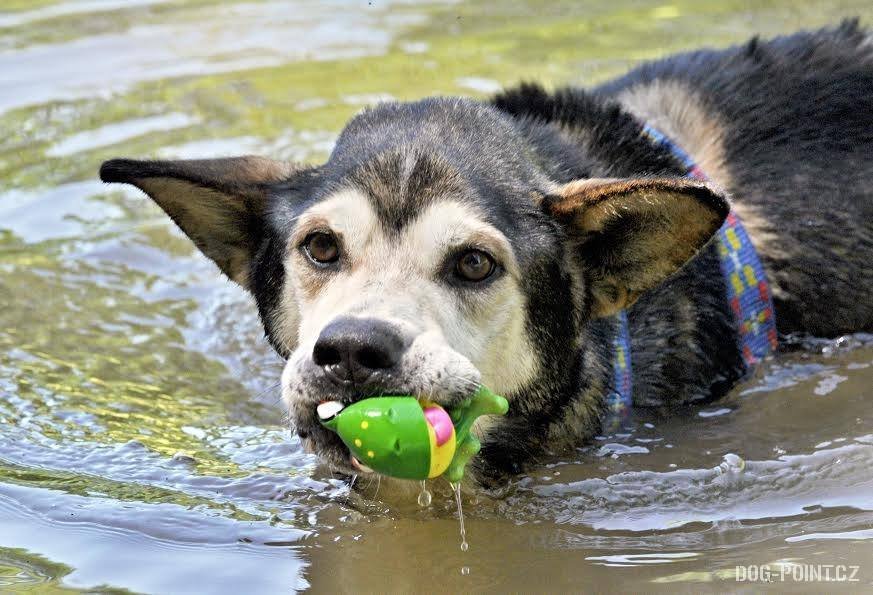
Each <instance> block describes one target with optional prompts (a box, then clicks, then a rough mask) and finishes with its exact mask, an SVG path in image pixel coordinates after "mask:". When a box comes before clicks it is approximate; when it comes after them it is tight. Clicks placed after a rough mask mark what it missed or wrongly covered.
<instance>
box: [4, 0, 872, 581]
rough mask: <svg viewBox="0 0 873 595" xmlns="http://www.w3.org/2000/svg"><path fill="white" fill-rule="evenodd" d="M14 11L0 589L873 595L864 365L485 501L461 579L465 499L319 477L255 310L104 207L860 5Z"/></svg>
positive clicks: (85, 3) (523, 3)
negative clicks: (200, 168)
mask: <svg viewBox="0 0 873 595" xmlns="http://www.w3.org/2000/svg"><path fill="white" fill-rule="evenodd" d="M0 11H2V12H0V73H2V77H0V305H2V307H0V396H2V398H0V591H6V590H11V591H22V590H27V589H33V588H39V589H45V588H50V587H62V588H66V589H71V590H91V589H128V590H130V591H134V592H172V593H183V592H186V591H187V592H199V593H203V592H251V593H258V592H277V591H288V590H292V589H305V588H313V589H314V590H318V591H328V592H335V591H337V590H364V591H382V592H384V591H428V592H429V591H459V590H462V591H474V590H486V591H506V590H513V591H539V590H544V589H549V590H574V591H578V590H583V589H589V590H596V591H606V590H619V589H620V590H622V591H658V590H663V591H675V590H685V591H695V592H698V591H708V590H715V591H723V590H728V589H734V588H738V587H739V588H745V587H748V586H750V583H748V582H746V583H737V582H736V578H737V577H738V576H740V577H741V575H740V574H738V573H741V572H746V573H747V575H748V572H749V571H748V570H747V567H755V568H757V567H759V566H761V565H767V564H769V565H771V567H772V568H773V570H774V572H775V571H776V570H777V568H778V565H779V564H782V563H785V564H788V563H790V564H792V565H794V566H792V567H791V568H801V569H802V568H804V566H803V565H826V564H843V565H859V566H861V568H860V570H859V573H858V577H857V578H859V580H860V582H859V583H853V584H852V585H849V587H854V589H853V590H862V589H867V590H869V589H870V588H871V586H873V563H871V562H870V561H871V560H873V532H871V526H873V474H871V471H870V461H871V460H873V415H871V413H870V407H869V399H870V388H869V387H870V386H873V341H871V338H870V337H861V336H852V337H846V338H843V339H841V340H829V341H823V340H812V339H805V340H801V341H797V342H796V344H793V345H790V346H788V349H787V352H786V353H784V354H783V355H782V356H781V357H780V358H779V359H778V360H777V361H774V362H770V363H768V364H767V365H765V366H764V367H763V368H762V369H760V370H759V371H758V374H757V375H756V376H755V377H754V378H752V379H750V380H749V381H748V382H746V383H744V384H743V385H741V386H738V387H737V388H736V389H735V390H734V391H733V392H732V394H731V395H730V396H729V397H727V398H726V399H724V400H722V401H720V402H718V403H714V404H712V405H710V406H707V407H705V408H704V409H702V410H690V411H689V412H688V414H687V415H684V416H681V417H674V418H670V417H661V416H659V415H657V414H656V413H653V412H652V413H644V414H643V413H640V414H639V415H638V416H637V417H636V418H634V419H633V420H631V421H629V422H628V424H627V426H626V427H623V428H621V429H619V430H618V431H616V432H614V433H612V434H609V435H604V436H601V437H599V438H598V439H597V440H596V441H595V442H594V443H593V444H591V445H589V446H586V447H585V448H582V449H579V450H578V451H576V452H572V453H560V454H556V455H555V456H554V457H553V458H552V459H551V460H549V461H547V463H546V464H545V465H544V466H543V467H541V468H539V469H537V470H535V471H533V472H531V473H530V474H529V475H527V476H524V477H521V478H518V480H517V481H515V482H514V483H513V484H512V485H511V486H510V487H509V489H507V490H506V492H505V493H502V494H500V495H499V496H500V497H499V498H497V497H492V496H494V495H488V494H467V495H465V500H466V501H465V502H464V504H465V507H466V510H465V511H464V512H465V524H466V531H467V533H468V534H469V536H470V540H471V542H472V544H473V547H472V548H470V549H469V550H468V551H466V552H464V551H461V550H460V548H459V547H458V530H459V527H458V518H457V517H456V508H457V504H456V502H455V498H454V495H453V493H452V490H451V489H450V488H449V486H448V485H446V483H445V482H444V481H433V482H429V485H428V490H429V492H432V493H433V499H432V502H431V503H430V506H427V507H424V508H421V507H419V506H418V505H417V502H416V496H417V494H416V490H417V488H418V487H419V486H418V485H417V484H411V485H410V487H409V489H407V490H403V491H401V492H398V491H397V490H396V489H394V488H395V487H396V486H395V487H392V486H389V485H388V484H389V482H386V481H379V480H377V479H374V478H373V477H371V476H366V475H362V476H360V477H359V478H357V480H356V488H357V489H358V490H359V491H354V492H353V491H350V490H349V488H348V485H347V484H346V483H344V482H343V481H340V480H339V479H337V478H334V477H333V476H332V475H331V473H330V470H329V469H324V468H321V467H319V466H318V465H317V462H316V460H315V459H314V458H313V457H311V456H310V455H307V454H305V453H303V452H302V450H301V448H300V444H299V442H298V440H297V439H296V438H295V437H294V436H293V435H292V433H290V432H289V431H288V430H287V428H286V423H285V417H284V413H283V411H282V409H281V407H280V406H279V403H278V389H277V384H276V383H277V381H278V378H279V373H280V370H281V362H280V361H278V359H277V358H276V356H274V355H273V354H272V353H271V352H270V351H269V349H268V348H267V347H266V345H265V343H264V341H263V339H262V333H261V331H260V330H259V328H258V325H257V316H256V313H255V310H254V307H253V305H252V303H251V302H250V300H249V299H248V298H247V296H246V295H245V294H244V293H243V292H242V291H240V290H238V289H236V288H235V287H234V286H232V285H230V284H229V283H227V282H225V281H224V280H222V279H221V278H220V277H219V275H218V274H217V273H216V271H215V269H214V267H213V266H212V265H211V264H210V263H208V262H207V261H206V260H205V259H203V258H202V257H200V256H198V255H197V254H196V253H195V252H194V251H193V250H192V248H191V245H190V244H189V243H188V241H187V240H185V239H184V238H183V237H182V236H181V235H180V234H179V233H178V232H177V231H176V230H175V229H174V228H173V227H172V225H171V224H170V223H169V221H168V220H167V219H166V217H165V216H164V215H163V214H162V213H161V212H160V211H159V209H158V208H157V207H155V206H153V205H152V204H150V203H149V202H148V201H147V200H145V199H143V198H142V197H141V196H140V195H139V194H138V193H137V192H136V191H133V190H127V189H120V188H116V187H105V186H103V185H102V184H101V183H99V182H98V181H97V180H96V171H97V167H98V165H99V163H100V162H101V161H102V160H103V159H106V158H109V157H114V156H119V155H128V156H161V157H172V156H184V157H205V156H216V155H222V154H224V155H228V154H234V153H250V152H263V153H265V154H269V155H272V156H276V157H282V158H288V159H298V160H316V159H321V158H323V157H324V156H325V155H326V153H327V152H328V151H329V150H330V147H331V144H332V142H333V139H334V138H335V135H336V133H337V131H338V130H339V129H340V127H341V125H342V123H343V122H344V121H345V120H346V119H347V118H348V117H350V116H351V115H352V114H354V113H355V112H356V111H357V110H359V109H360V108H361V107H362V106H363V105H365V104H367V103H369V102H371V101H374V100H379V99H383V98H398V99H406V98H410V99H411V98H417V97H420V96H422V95H426V94H434V93H463V94H473V95H477V94H482V93H488V92H490V91H491V90H492V89H494V88H496V87H498V86H499V85H500V84H504V83H511V82H513V81H517V80H519V79H538V80H542V81H544V82H545V83H547V84H559V83H567V82H571V83H584V84H588V83H593V82H596V81H599V80H603V79H604V78H606V77H608V76H612V75H615V74H619V73H621V72H623V71H624V70H626V69H627V68H628V67H629V66H631V65H632V64H634V63H635V62H637V61H639V60H641V59H646V58H651V57H655V56H658V55H661V54H663V53H665V52H667V51H672V50H677V49H681V48H687V47H694V46H699V45H725V44H728V43H731V42H734V41H738V40H741V39H743V38H745V37H747V36H748V35H749V34H750V33H751V32H753V31H755V32H762V33H764V34H773V33H778V32H783V31H788V30H791V29H794V28H797V27H801V26H812V25H819V24H823V23H825V22H830V21H833V20H835V19H836V18H837V16H838V15H847V14H861V15H863V16H864V17H865V19H866V21H867V22H871V21H873V18H871V17H873V10H871V8H870V5H869V2H867V1H866V0H865V1H861V0H857V1H856V0H847V1H830V2H813V1H810V0H806V1H801V2H796V1H795V2H788V1H787V0H772V1H769V2H765V3H756V5H755V6H754V7H752V5H751V4H750V3H747V2H719V3H715V2H712V3H705V4H701V3H697V2H693V3H692V2H690V1H687V2H676V3H665V2H656V3H651V4H647V3H643V2H639V1H630V0H617V1H615V2H610V3H601V2H576V1H574V2H569V1H567V2H559V3H538V2H533V1H527V0H514V1H513V2H510V3H504V4H501V5H500V7H499V8H498V7H495V6H492V5H491V4H490V3H449V2H445V3H441V2H433V3H412V2H403V1H396V2H383V1H379V2H372V4H370V3H368V2H363V1H362V2H343V1H339V0H334V1H329V2H321V1H319V2H316V1H314V0H313V1H308V0H304V1H302V2H295V3H293V4H290V3H289V4H284V3H280V2H270V1H266V2H224V3H218V2H217V1H214V0H197V1H196V2H188V3H182V2H173V1H166V0H165V1H149V0H137V1H135V2H131V1H128V2H121V1H117V0H78V1H70V2H63V3H60V2H53V1H51V0H35V1H28V2H24V1H22V0H13V1H11V2H10V1H6V2H0ZM738 566H740V567H741V568H742V569H744V570H742V571H739V570H737V567H738ZM758 586H760V583H759V584H758ZM776 586H777V587H778V586H779V585H776ZM791 586H792V587H793V588H796V589H799V590H811V591H822V590H825V589H826V588H827V587H829V586H831V585H825V584H823V583H793V582H792V584H791Z"/></svg>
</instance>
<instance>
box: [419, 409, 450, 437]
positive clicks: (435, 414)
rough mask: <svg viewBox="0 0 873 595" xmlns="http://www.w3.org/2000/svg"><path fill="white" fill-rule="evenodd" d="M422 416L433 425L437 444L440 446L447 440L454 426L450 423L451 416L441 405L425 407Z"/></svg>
mask: <svg viewBox="0 0 873 595" xmlns="http://www.w3.org/2000/svg"><path fill="white" fill-rule="evenodd" d="M424 418H425V419H426V420H427V423H429V424H430V425H431V426H432V427H433V430H434V433H435V434H436V443H437V446H442V445H443V444H445V443H446V442H448V440H449V438H451V437H452V431H453V430H454V429H455V426H454V425H452V418H451V417H449V414H448V413H446V410H445V409H443V408H442V407H427V408H425V410H424Z"/></svg>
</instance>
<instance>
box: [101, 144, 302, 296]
mask: <svg viewBox="0 0 873 595" xmlns="http://www.w3.org/2000/svg"><path fill="white" fill-rule="evenodd" d="M307 171H309V168H302V167H298V166H295V165H293V164H290V163H285V162H280V161H273V160H272V159H266V158H263V157H255V156H245V157H233V158H226V159H192V160H180V161H138V160H133V159H112V160H111V161H107V162H105V163H104V164H103V165H102V166H101V167H100V179H102V180H103V181H104V182H121V183H125V184H132V185H134V186H136V187H137V188H139V189H140V190H142V191H143V192H145V193H146V194H148V195H149V196H150V197H151V198H152V199H154V201H155V202H156V203H158V205H159V206H160V207H161V208H162V209H163V210H164V211H165V212H166V213H167V215H169V216H170V218H171V219H172V220H173V221H174V222H175V223H176V225H178V226H179V227H180V228H181V229H182V231H183V232H185V234H186V235H187V236H188V237H189V238H191V240H192V241H193V242H194V244H195V245H196V246H197V247H198V248H200V250H201V252H203V253H204V254H205V255H206V256H208V257H209V258H211V259H212V260H213V261H214V262H215V264H217V265H218V267H219V268H220V269H221V270H222V272H224V274H225V275H227V276H228V277H230V278H231V279H233V280H234V281H236V282H237V283H239V284H240V285H242V286H243V287H246V288H248V274H249V268H250V265H251V262H252V258H253V256H254V252H255V250H256V249H257V247H258V243H259V241H260V238H261V234H262V233H263V230H264V221H263V219H264V215H265V209H266V206H267V200H268V198H269V193H270V191H271V189H272V188H274V186H275V185H276V184H278V183H281V182H287V181H289V180H292V179H293V178H294V177H295V176H299V175H302V174H304V173H305V172H307Z"/></svg>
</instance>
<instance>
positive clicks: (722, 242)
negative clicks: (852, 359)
mask: <svg viewBox="0 0 873 595" xmlns="http://www.w3.org/2000/svg"><path fill="white" fill-rule="evenodd" d="M643 134H644V135H645V136H646V137H648V138H649V139H650V140H651V141H652V142H653V143H654V144H655V145H657V146H660V147H663V148H665V149H667V150H669V151H670V152H671V153H672V154H673V156H674V157H676V159H677V160H679V162H680V163H682V164H683V165H684V166H685V177H688V178H695V179H698V180H704V181H706V180H708V178H707V177H706V174H704V173H703V171H702V170H701V169H700V167H699V166H698V165H697V164H696V163H695V162H694V160H693V159H692V158H691V156H689V155H688V153H686V152H685V151H683V150H682V148H681V147H679V145H677V144H676V143H674V142H673V141H671V140H670V139H669V138H667V137H666V136H665V135H664V134H662V133H661V132H660V131H658V130H656V129H655V128H652V127H651V126H649V125H648V124H646V125H644V126H643ZM716 238H717V240H716V241H717V242H718V256H719V260H720V263H721V272H722V275H723V276H724V279H725V291H726V296H725V297H726V299H727V300H728V302H729V303H730V306H731V310H732V311H733V313H734V318H735V320H736V324H737V349H738V350H739V351H740V354H741V355H742V360H743V364H744V366H745V371H746V372H748V371H749V370H750V369H751V368H752V366H754V365H755V364H757V363H758V362H759V361H761V359H763V358H764V357H765V356H766V355H767V354H769V353H771V352H772V351H774V350H775V349H776V345H777V339H776V317H775V311H774V309H773V300H772V298H771V296H770V285H769V283H768V282H767V276H766V274H765V273H764V267H763V266H762V265H761V260H760V259H759V258H758V253H757V252H756V251H755V247H754V245H753V244H752V241H751V239H750V238H749V234H748V233H746V229H745V227H744V226H743V224H742V222H741V221H740V218H739V217H738V216H737V215H736V213H734V212H733V211H731V212H730V214H729V215H728V217H727V219H726V220H725V222H724V224H723V225H722V226H721V228H720V229H719V230H718V232H717V234H716ZM615 328H616V331H615V336H614V337H613V348H614V352H615V356H614V358H613V378H612V387H611V390H610V392H609V393H608V394H607V397H606V408H607V413H608V420H609V424H610V425H612V426H613V427H617V426H618V425H620V423H621V422H622V421H625V420H627V419H628V417H629V416H630V412H631V409H632V406H633V398H632V386H633V366H632V359H633V358H632V352H631V340H630V339H631V333H630V322H629V320H628V314H627V311H624V310H623V311H621V312H619V313H618V314H617V315H616V324H615Z"/></svg>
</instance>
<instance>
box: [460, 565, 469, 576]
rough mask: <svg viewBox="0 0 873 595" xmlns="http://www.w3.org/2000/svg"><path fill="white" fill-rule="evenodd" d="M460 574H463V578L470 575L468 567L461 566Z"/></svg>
mask: <svg viewBox="0 0 873 595" xmlns="http://www.w3.org/2000/svg"><path fill="white" fill-rule="evenodd" d="M461 574H463V575H464V576H467V575H468V574H470V567H469V566H461Z"/></svg>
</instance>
